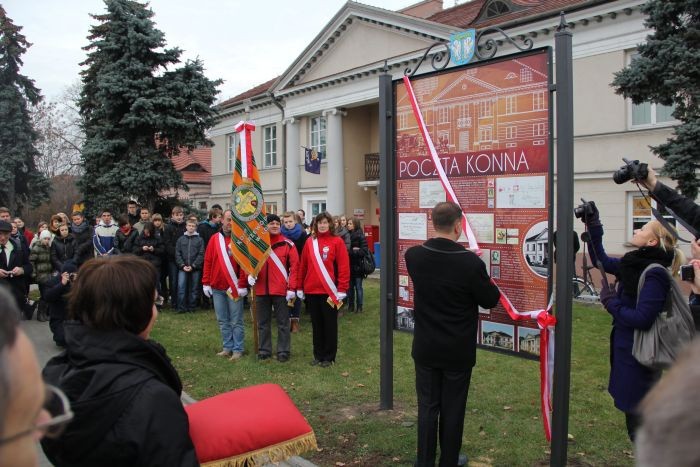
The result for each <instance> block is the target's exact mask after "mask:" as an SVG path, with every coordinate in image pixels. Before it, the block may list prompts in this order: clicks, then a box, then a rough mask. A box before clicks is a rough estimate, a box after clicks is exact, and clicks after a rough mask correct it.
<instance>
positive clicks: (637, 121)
mask: <svg viewBox="0 0 700 467" xmlns="http://www.w3.org/2000/svg"><path fill="white" fill-rule="evenodd" d="M638 56H639V54H638V53H636V52H634V53H632V54H630V55H629V62H630V63H632V61H633V60H634V59H635V58H637V57H638ZM629 105H630V123H631V126H632V127H648V126H655V125H660V126H665V125H669V124H671V123H673V122H675V121H676V119H674V118H673V115H672V114H673V111H674V110H675V106H673V105H662V104H656V103H654V102H643V103H641V104H634V103H633V102H632V101H629Z"/></svg>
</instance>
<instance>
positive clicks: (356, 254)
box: [350, 229, 369, 279]
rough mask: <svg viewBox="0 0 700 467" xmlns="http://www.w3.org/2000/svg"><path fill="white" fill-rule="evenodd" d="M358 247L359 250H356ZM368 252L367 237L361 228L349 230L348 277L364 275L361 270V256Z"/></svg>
mask: <svg viewBox="0 0 700 467" xmlns="http://www.w3.org/2000/svg"><path fill="white" fill-rule="evenodd" d="M356 248H359V250H356ZM366 254H369V249H368V248H367V239H366V238H365V233H364V232H363V231H362V229H353V230H351V231H350V277H351V278H353V279H355V278H357V277H364V276H365V274H364V271H363V270H362V258H363V257H364V256H365V255H366Z"/></svg>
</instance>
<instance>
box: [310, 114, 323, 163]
mask: <svg viewBox="0 0 700 467" xmlns="http://www.w3.org/2000/svg"><path fill="white" fill-rule="evenodd" d="M310 136H311V148H312V149H315V150H316V151H318V152H322V153H323V154H324V157H323V159H325V154H326V118H325V117H313V118H312V119H311V134H310Z"/></svg>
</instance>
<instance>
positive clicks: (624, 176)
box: [612, 165, 632, 185]
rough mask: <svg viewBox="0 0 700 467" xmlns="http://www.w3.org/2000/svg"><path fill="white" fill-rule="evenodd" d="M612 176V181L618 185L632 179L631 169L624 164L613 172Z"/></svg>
mask: <svg viewBox="0 0 700 467" xmlns="http://www.w3.org/2000/svg"><path fill="white" fill-rule="evenodd" d="M612 178H613V182H615V183H617V184H618V185H622V184H623V183H625V182H628V181H630V180H632V171H631V170H630V168H629V166H627V165H625V166H623V167H621V168H620V169H619V170H617V171H615V172H613V176H612Z"/></svg>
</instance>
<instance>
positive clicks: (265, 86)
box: [218, 76, 279, 108]
mask: <svg viewBox="0 0 700 467" xmlns="http://www.w3.org/2000/svg"><path fill="white" fill-rule="evenodd" d="M277 78H279V76H276V77H274V78H272V79H271V80H269V81H265V82H264V83H262V84H258V85H257V86H255V87H254V88H251V89H248V90H247V91H245V92H243V93H241V94H239V95H237V96H234V97H232V98H230V99H226V100H225V101H223V102H222V103H220V104H219V105H218V107H221V108H224V107H230V106H232V105H233V104H237V103H239V102H243V101H244V100H246V99H250V98H253V97H256V96H259V95H262V94H265V93H266V92H267V91H268V90H269V89H270V88H271V87H272V84H273V83H274V82H275V81H277Z"/></svg>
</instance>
